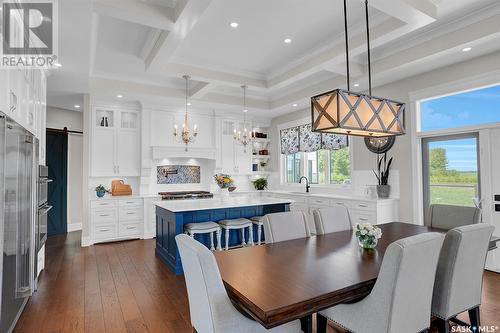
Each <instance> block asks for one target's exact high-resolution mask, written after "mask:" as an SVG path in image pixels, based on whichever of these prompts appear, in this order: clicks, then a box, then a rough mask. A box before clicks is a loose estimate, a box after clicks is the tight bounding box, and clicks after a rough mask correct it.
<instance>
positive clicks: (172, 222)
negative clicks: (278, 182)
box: [155, 196, 291, 275]
mask: <svg viewBox="0 0 500 333" xmlns="http://www.w3.org/2000/svg"><path fill="white" fill-rule="evenodd" d="M290 203H291V200H283V199H275V198H259V197H256V198H253V197H251V196H248V197H236V198H213V199H196V200H182V201H159V202H156V203H155V205H156V255H157V256H158V257H159V258H160V259H161V260H162V261H163V262H164V263H165V264H166V265H167V266H168V267H169V268H170V269H171V270H172V271H174V272H175V274H176V275H180V274H182V264H181V258H180V256H179V251H178V250H177V245H176V244H175V236H176V235H178V234H182V233H184V225H185V224H188V223H200V222H207V221H212V222H218V221H221V220H226V219H236V218H251V217H254V216H263V215H266V214H270V213H278V212H286V211H289V208H290ZM224 238H225V237H222V243H223V244H222V246H224V245H225V243H224ZM196 239H197V240H198V241H200V242H202V243H203V244H205V245H206V246H207V247H210V237H209V234H206V235H196ZM254 239H257V230H256V228H254ZM239 244H241V232H236V231H232V232H231V233H230V238H229V246H236V245H239Z"/></svg>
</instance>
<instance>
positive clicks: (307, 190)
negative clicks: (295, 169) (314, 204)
mask: <svg viewBox="0 0 500 333" xmlns="http://www.w3.org/2000/svg"><path fill="white" fill-rule="evenodd" d="M302 179H305V180H306V193H309V188H311V186H309V179H307V177H306V176H302V177H300V178H299V184H300V183H301V182H302Z"/></svg>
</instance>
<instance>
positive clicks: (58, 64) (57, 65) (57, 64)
mask: <svg viewBox="0 0 500 333" xmlns="http://www.w3.org/2000/svg"><path fill="white" fill-rule="evenodd" d="M54 66H56V67H59V68H61V67H62V65H61V64H60V63H58V62H56V63H55V64H54Z"/></svg>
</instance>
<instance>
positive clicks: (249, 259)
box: [214, 222, 446, 332]
mask: <svg viewBox="0 0 500 333" xmlns="http://www.w3.org/2000/svg"><path fill="white" fill-rule="evenodd" d="M378 227H380V229H381V230H382V237H381V238H380V239H379V241H378V245H377V246H376V248H374V249H363V248H361V247H360V246H359V244H358V240H357V238H356V236H355V235H354V232H353V231H352V230H346V231H339V232H334V233H329V234H325V235H316V236H312V237H308V238H300V239H294V240H288V241H283V242H278V243H273V244H264V245H260V246H253V247H244V248H239V249H233V250H231V251H216V252H215V253H214V254H215V258H216V261H217V264H218V266H219V270H220V273H221V277H222V280H223V282H224V285H225V288H226V290H227V293H228V296H229V297H230V299H231V301H232V302H233V304H234V305H235V306H236V307H237V308H238V309H239V310H240V311H241V312H242V313H244V314H245V315H247V316H249V317H251V318H253V319H254V320H256V321H257V322H259V323H260V324H261V325H262V326H264V327H265V328H267V329H270V328H273V327H276V326H279V325H281V324H284V323H287V322H290V321H293V320H297V319H300V320H301V324H302V330H303V331H304V332H312V314H314V313H317V312H318V311H321V310H323V309H326V308H329V307H331V306H334V305H337V304H341V303H349V302H355V301H358V300H360V299H362V298H364V297H365V296H367V295H368V294H369V293H370V291H371V290H372V288H373V286H374V284H375V281H376V280H377V276H378V273H379V269H380V266H381V264H382V260H383V258H384V253H385V251H386V249H387V247H388V246H389V245H390V244H391V243H392V242H394V241H397V240H399V239H402V238H405V237H410V236H414V235H417V234H422V233H427V232H440V233H445V232H446V230H442V229H436V228H432V227H428V226H421V225H415V224H408V223H401V222H392V223H387V224H381V225H378ZM415 273H416V274H417V273H418V272H415Z"/></svg>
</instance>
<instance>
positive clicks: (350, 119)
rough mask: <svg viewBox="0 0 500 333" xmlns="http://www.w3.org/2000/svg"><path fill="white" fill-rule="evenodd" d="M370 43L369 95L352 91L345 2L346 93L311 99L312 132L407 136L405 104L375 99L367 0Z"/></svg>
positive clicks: (344, 91) (327, 94)
mask: <svg viewBox="0 0 500 333" xmlns="http://www.w3.org/2000/svg"><path fill="white" fill-rule="evenodd" d="M365 10H366V35H367V41H368V42H367V44H368V83H369V84H368V86H369V88H368V91H369V93H368V94H362V93H357V92H353V91H350V77H349V38H348V35H347V5H346V0H344V27H345V43H346V58H347V90H343V89H335V90H332V91H329V92H326V93H322V94H320V95H316V96H313V97H311V118H312V130H313V131H314V132H322V133H337V134H346V135H356V136H368V137H370V136H374V137H384V136H395V135H403V134H405V127H404V125H405V120H404V115H405V103H401V102H397V101H393V100H390V99H387V98H383V97H376V96H372V89H371V63H370V32H369V22H368V1H367V0H365Z"/></svg>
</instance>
